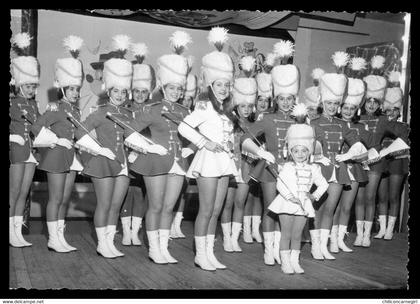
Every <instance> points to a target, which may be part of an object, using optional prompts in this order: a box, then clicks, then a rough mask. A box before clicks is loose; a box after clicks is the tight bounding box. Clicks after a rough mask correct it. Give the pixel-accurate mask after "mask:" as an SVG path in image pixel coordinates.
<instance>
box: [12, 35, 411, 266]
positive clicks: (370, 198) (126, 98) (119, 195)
mask: <svg viewBox="0 0 420 304" xmlns="http://www.w3.org/2000/svg"><path fill="white" fill-rule="evenodd" d="M227 39H228V35H227V30H226V29H224V28H222V27H215V28H213V29H212V30H211V31H210V33H209V35H208V41H209V42H210V44H213V45H214V46H215V47H216V50H214V51H213V52H211V53H208V54H206V55H205V56H204V57H203V58H202V62H201V63H202V65H201V75H200V81H201V90H202V91H201V94H200V95H199V96H198V83H197V77H196V76H194V75H193V74H192V73H191V68H192V60H190V58H186V57H185V56H184V55H183V52H184V50H185V49H186V48H187V45H188V44H189V43H191V42H192V41H191V37H190V36H189V35H188V34H187V33H186V32H183V31H176V32H175V33H173V35H172V36H171V37H170V39H169V41H170V44H171V48H172V49H173V53H172V54H166V55H163V56H161V57H159V58H158V60H157V69H156V75H155V71H154V69H153V68H152V67H151V66H150V65H148V64H144V63H143V61H144V59H145V56H146V54H147V52H148V50H147V47H146V46H145V45H144V44H143V43H132V41H131V39H130V37H128V36H126V35H117V36H115V37H113V39H112V46H113V49H114V52H113V53H112V54H113V57H112V58H110V59H108V60H107V61H106V62H105V63H104V67H103V82H104V87H105V89H106V93H107V96H108V98H107V100H106V102H104V103H102V104H100V105H98V106H96V107H95V109H94V111H93V112H92V113H91V114H90V115H89V116H87V118H86V119H85V120H84V121H81V117H80V114H81V113H80V110H79V108H78V107H77V101H78V99H79V94H80V89H81V86H82V79H83V68H82V63H81V61H80V60H79V59H78V55H79V52H80V50H81V47H82V45H83V40H82V39H81V38H80V37H77V36H68V37H67V38H65V39H64V43H63V44H64V46H65V47H66V49H68V50H69V52H70V54H71V57H69V58H61V59H58V60H57V61H56V65H55V83H54V85H55V86H56V88H57V100H56V101H54V102H49V103H48V105H47V109H46V111H45V112H44V114H42V115H40V114H39V112H38V107H37V103H36V101H35V99H34V98H35V93H36V87H37V85H38V83H39V66H38V62H37V60H36V59H35V58H34V57H31V56H25V54H24V52H25V50H26V49H27V48H28V46H29V43H30V37H29V36H28V35H27V34H26V33H20V34H17V35H16V36H15V37H14V39H13V46H14V47H15V48H16V50H17V51H18V52H19V53H18V56H17V57H15V58H14V59H12V74H13V82H14V83H13V85H14V88H15V92H14V93H15V97H12V98H11V101H10V117H11V124H10V171H9V179H10V202H9V205H10V215H9V216H10V225H9V227H10V234H9V243H10V245H12V246H14V247H25V246H31V245H32V244H31V243H29V242H27V241H26V240H25V239H24V237H23V235H22V225H23V224H24V223H23V209H24V204H25V200H26V196H27V195H28V191H29V187H30V185H31V182H32V178H33V175H34V171H35V167H36V166H38V169H40V170H43V171H46V173H47V178H48V193H49V198H48V203H47V212H46V221H47V227H48V249H50V250H53V251H55V252H60V253H61V252H70V251H74V250H77V249H76V248H75V247H73V246H71V245H70V244H68V243H67V241H66V240H65V237H64V230H65V217H66V213H67V209H68V203H69V199H70V194H71V192H72V190H73V185H74V180H75V176H76V173H77V172H79V173H81V174H83V175H85V176H88V177H90V178H91V180H92V184H93V187H94V190H95V194H96V198H97V204H96V208H95V212H94V226H95V230H96V235H97V240H98V245H97V253H98V255H101V256H103V257H105V258H116V257H120V256H124V253H123V252H122V251H120V249H118V248H117V247H116V246H115V242H114V237H115V234H116V233H117V230H116V227H117V225H118V221H119V218H121V224H122V230H123V238H122V244H123V245H141V240H140V238H139V230H140V228H141V227H142V222H143V218H144V222H145V225H144V226H145V228H146V229H145V230H146V235H147V240H148V244H149V250H148V256H149V258H150V259H151V260H152V261H153V262H154V263H157V264H168V263H177V260H176V257H174V256H172V255H171V253H170V252H169V250H168V249H169V246H168V244H169V240H170V239H174V238H178V237H185V236H184V235H183V234H182V232H181V229H180V224H181V220H182V211H183V209H184V205H185V196H184V194H185V192H186V188H188V187H189V181H191V180H195V182H196V184H197V188H198V198H199V209H198V214H197V216H196V219H195V223H194V245H195V246H194V247H195V258H194V263H195V264H196V265H197V266H198V267H200V268H202V269H204V270H209V271H214V270H216V269H226V268H227V266H226V265H224V264H223V263H222V261H219V260H218V259H217V258H216V256H215V254H214V245H215V236H216V230H217V229H216V228H217V225H218V220H219V217H220V220H221V228H222V233H223V249H224V250H225V251H227V252H241V251H242V248H241V246H240V245H239V236H240V234H241V232H242V234H243V241H244V242H245V243H252V242H253V240H254V239H255V240H256V241H257V242H258V243H261V242H263V245H264V253H263V257H264V258H263V261H264V263H265V264H266V265H275V263H276V262H277V263H278V264H281V269H282V271H283V272H284V273H288V274H292V273H303V272H304V270H303V269H302V268H301V266H300V265H299V255H300V249H301V237H302V232H303V230H304V227H305V226H306V225H307V224H308V226H309V232H310V235H311V243H312V247H311V253H312V256H313V258H315V259H328V260H330V259H335V257H334V256H333V255H332V254H331V252H332V253H337V252H339V250H340V249H341V250H342V251H345V252H351V251H352V249H350V248H349V247H347V246H346V244H345V243H344V237H345V234H346V232H347V226H348V222H349V215H350V210H351V208H352V205H353V203H354V202H356V203H355V210H356V225H357V237H356V241H355V243H354V246H363V247H369V246H370V242H371V237H370V233H371V228H372V222H373V218H374V215H375V200H376V193H377V189H378V188H379V189H380V191H379V193H380V195H379V197H378V198H379V223H380V230H379V233H378V234H377V235H376V236H375V238H384V239H392V234H393V231H394V224H395V221H396V216H397V213H398V206H399V196H400V191H401V186H402V182H403V180H404V177H405V175H406V174H407V173H408V158H407V156H408V155H407V153H401V152H394V153H390V154H388V155H387V156H386V157H381V156H382V155H381V154H380V153H379V152H380V151H381V150H383V149H386V148H387V147H388V146H389V145H390V144H392V142H393V141H394V140H395V139H396V138H399V140H400V141H401V140H402V141H403V143H407V142H408V127H407V125H406V124H403V123H400V122H398V121H397V119H398V117H399V116H400V109H401V106H402V91H401V89H400V88H399V84H398V77H399V73H398V72H397V71H393V72H391V73H390V74H389V75H387V76H388V80H387V79H386V78H385V77H384V76H382V75H381V72H382V69H383V65H384V58H383V57H382V56H374V57H373V58H372V60H371V62H370V70H371V74H370V75H368V76H366V77H364V78H363V79H360V78H361V75H362V74H363V71H364V70H365V69H366V68H367V67H368V65H367V63H366V61H365V60H364V59H363V58H358V57H354V58H351V59H350V58H349V55H348V54H346V53H344V52H336V53H335V54H334V55H333V57H332V58H333V61H334V65H335V67H336V68H337V72H336V73H325V72H324V71H323V70H321V69H319V68H318V69H315V70H314V71H313V77H314V80H316V81H315V85H314V86H313V87H311V88H308V89H307V90H306V91H305V100H304V102H303V103H299V102H298V93H299V82H300V75H299V70H298V68H297V67H296V66H295V65H293V64H288V61H289V58H290V57H291V56H292V55H293V52H294V45H293V44H292V43H291V42H290V41H283V40H281V41H280V42H278V43H276V44H275V45H274V47H273V51H272V52H271V53H269V54H268V55H267V57H266V60H265V62H264V66H263V70H262V71H259V72H258V73H257V74H256V75H255V71H256V61H255V58H253V57H251V56H244V57H243V58H241V60H240V62H239V73H236V74H237V75H236V77H234V75H235V68H234V63H233V62H232V59H231V58H230V56H229V55H228V54H227V53H225V52H223V46H224V44H225V42H226V41H227ZM129 50H130V51H131V52H132V54H133V55H134V58H135V60H134V61H133V62H130V61H128V60H127V59H125V57H126V56H127V53H128V51H129ZM346 67H348V68H349V70H350V73H351V75H348V76H346V75H344V69H345V68H346ZM155 76H156V78H155ZM155 82H156V83H155ZM152 93H153V98H152ZM192 109H193V110H192ZM360 110H362V114H361V115H360V113H359V112H360ZM384 114H385V115H384ZM35 151H37V153H35ZM403 152H404V151H403ZM383 155H385V154H384V153H383ZM35 156H36V157H37V158H36V157H35ZM388 202H389V203H390V206H389V212H388ZM174 214H175V216H174ZM387 215H388V216H387ZM308 219H309V221H308V222H309V223H307V220H308ZM260 223H262V238H261V235H260ZM328 239H330V250H328V247H327V245H328Z"/></svg>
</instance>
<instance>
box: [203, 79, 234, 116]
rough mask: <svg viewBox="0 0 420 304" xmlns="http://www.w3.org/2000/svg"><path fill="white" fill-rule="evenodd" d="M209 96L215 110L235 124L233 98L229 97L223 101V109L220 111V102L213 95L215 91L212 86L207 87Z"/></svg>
mask: <svg viewBox="0 0 420 304" xmlns="http://www.w3.org/2000/svg"><path fill="white" fill-rule="evenodd" d="M207 96H208V98H209V100H210V102H211V104H212V106H213V108H214V110H215V111H216V112H217V113H219V114H225V115H226V116H227V117H228V118H229V119H230V120H231V121H232V122H233V123H235V119H236V118H235V115H233V114H232V108H233V107H232V97H231V95H229V96H228V97H226V98H225V99H224V100H223V103H222V109H220V106H219V104H220V103H219V101H218V100H217V98H216V96H215V95H214V93H213V90H212V88H211V87H210V86H208V87H207Z"/></svg>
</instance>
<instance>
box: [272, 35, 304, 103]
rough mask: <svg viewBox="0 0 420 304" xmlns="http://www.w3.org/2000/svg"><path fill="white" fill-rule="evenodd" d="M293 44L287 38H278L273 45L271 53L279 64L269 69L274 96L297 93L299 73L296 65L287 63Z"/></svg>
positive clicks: (292, 50)
mask: <svg viewBox="0 0 420 304" xmlns="http://www.w3.org/2000/svg"><path fill="white" fill-rule="evenodd" d="M294 47H295V46H294V44H293V43H292V42H291V41H288V40H280V41H279V42H277V43H276V44H274V47H273V53H274V54H275V55H276V57H277V58H278V59H279V63H280V64H279V65H276V66H275V67H273V69H272V70H271V77H272V81H273V88H274V96H278V95H279V94H291V95H297V94H298V91H299V82H300V75H299V70H298V68H297V66H295V65H293V64H287V60H288V59H289V57H291V56H292V55H293V52H294Z"/></svg>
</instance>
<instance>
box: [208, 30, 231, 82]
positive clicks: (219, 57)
mask: <svg viewBox="0 0 420 304" xmlns="http://www.w3.org/2000/svg"><path fill="white" fill-rule="evenodd" d="M227 32H228V31H227V29H225V28H223V27H218V26H216V27H213V28H212V29H211V30H210V32H209V35H208V36H207V40H208V41H209V43H210V44H212V45H214V46H215V47H216V50H215V51H213V52H211V53H208V54H206V55H204V57H203V58H202V59H201V64H202V66H201V76H202V82H203V85H204V86H205V87H208V86H209V85H211V84H212V83H213V82H214V81H215V80H218V79H226V80H229V81H230V82H232V81H233V73H234V67H233V62H232V59H231V58H230V56H229V55H228V54H226V53H224V52H222V50H223V45H224V44H225V43H226V41H227V40H228V39H229V37H228V35H227Z"/></svg>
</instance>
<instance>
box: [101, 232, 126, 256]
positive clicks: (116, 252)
mask: <svg viewBox="0 0 420 304" xmlns="http://www.w3.org/2000/svg"><path fill="white" fill-rule="evenodd" d="M116 233H117V226H116V225H108V226H106V230H105V235H106V242H107V244H108V248H109V249H110V250H111V251H112V253H113V254H114V255H116V256H117V257H122V256H124V253H122V252H121V251H119V250H118V249H117V247H115V245H114V237H115V234H116Z"/></svg>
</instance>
